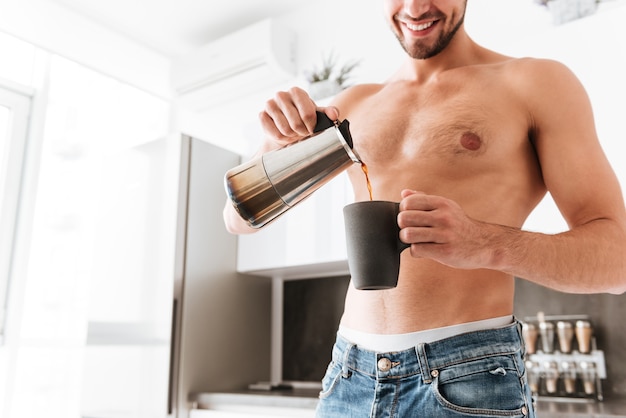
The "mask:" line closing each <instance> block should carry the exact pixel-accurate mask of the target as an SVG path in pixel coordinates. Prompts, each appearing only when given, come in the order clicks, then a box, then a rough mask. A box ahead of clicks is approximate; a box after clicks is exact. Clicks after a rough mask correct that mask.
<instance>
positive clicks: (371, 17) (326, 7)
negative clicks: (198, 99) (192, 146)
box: [180, 0, 626, 232]
mask: <svg viewBox="0 0 626 418" xmlns="http://www.w3.org/2000/svg"><path fill="white" fill-rule="evenodd" d="M372 3H374V4H372ZM468 3H469V4H468V10H467V15H466V29H467V31H468V33H469V34H470V36H472V37H473V38H474V39H475V40H476V41H477V42H479V43H481V44H482V45H485V46H486V47H488V48H491V49H494V50H497V51H499V52H502V53H504V54H508V55H511V56H515V57H522V56H534V57H545V58H552V59H557V60H559V61H562V62H564V63H565V64H566V65H568V66H569V67H570V68H571V69H572V70H573V71H574V72H575V73H576V75H577V76H578V77H579V78H580V79H581V81H582V82H583V84H584V85H585V86H586V88H587V90H588V93H589V95H590V98H591V100H592V103H593V106H594V108H595V114H596V122H597V129H598V133H599V136H600V139H601V143H602V145H603V147H604V149H605V151H606V153H607V155H608V157H609V160H610V161H611V163H612V165H613V166H614V169H615V171H616V172H617V174H618V176H619V178H620V180H621V183H622V185H623V186H622V187H623V188H624V187H625V186H626V164H624V162H625V161H624V160H625V157H624V152H623V150H624V146H623V145H622V144H623V143H624V128H623V124H622V118H623V116H624V110H623V109H624V106H623V105H621V104H620V101H619V100H620V98H623V97H626V78H625V77H624V76H623V74H626V26H624V25H623V23H622V22H623V21H624V20H625V19H626V0H612V1H604V2H602V3H601V5H600V8H599V10H598V12H597V13H596V14H594V15H593V16H590V17H587V18H585V19H581V20H578V21H574V22H570V23H567V24H563V25H560V26H555V25H553V23H552V19H551V15H550V13H549V11H548V9H547V8H546V7H543V6H539V5H537V4H535V2H534V1H533V0H470V1H469V2H468ZM279 20H280V22H281V23H284V24H286V25H288V26H290V27H292V28H293V29H294V30H295V31H297V33H298V37H299V39H298V54H299V55H298V62H299V70H300V76H299V77H298V78H297V79H294V80H293V83H292V84H296V85H300V86H305V85H306V83H305V82H304V79H303V77H302V73H303V71H304V70H307V69H311V68H312V67H314V66H318V65H319V63H320V62H321V59H322V55H323V54H327V53H329V52H331V51H334V52H335V53H336V54H337V56H339V57H341V61H342V62H343V61H344V60H346V61H347V60H352V59H361V60H362V61H361V65H360V66H359V67H358V68H357V69H356V70H355V77H354V81H356V82H371V81H374V82H378V81H383V80H384V79H385V78H386V77H387V76H388V75H389V74H390V73H392V72H393V71H394V69H395V68H396V67H397V65H398V64H399V63H400V62H401V61H402V59H403V58H404V53H403V51H402V50H401V48H400V47H399V45H398V44H397V41H396V39H395V38H394V37H393V36H392V35H391V33H390V31H389V29H388V27H387V24H386V22H385V21H384V19H383V17H382V8H381V3H380V2H364V1H363V0H320V1H316V2H315V3H314V4H313V5H311V6H310V7H307V8H305V9H303V10H300V11H298V12H294V13H291V14H288V15H285V16H282V17H280V18H279ZM279 87H280V88H286V87H288V86H287V85H286V86H279ZM274 90H275V89H269V90H268V91H267V92H264V93H263V94H261V95H259V96H256V97H253V98H251V99H250V100H249V101H248V102H247V103H242V104H234V105H230V106H225V107H224V108H223V109H216V110H213V111H211V112H209V113H207V114H204V115H200V116H198V115H189V114H187V115H186V116H183V117H181V119H180V120H181V121H182V122H181V126H183V130H188V131H189V132H190V133H192V134H193V133H197V134H199V135H201V136H202V137H205V138H208V139H209V140H212V141H216V142H218V143H220V142H221V143H222V144H223V145H224V146H226V147H231V148H232V149H234V150H237V151H239V152H241V153H242V154H244V155H246V154H249V153H251V152H252V151H253V150H254V149H255V146H256V145H255V144H256V142H257V138H259V137H260V135H261V133H260V131H259V130H258V126H257V122H256V118H257V114H258V112H259V111H260V110H261V109H262V107H263V104H264V101H265V99H267V98H269V97H271V95H272V94H273V92H274ZM526 228H529V229H532V230H538V231H544V232H559V231H563V230H565V229H566V224H565V222H564V221H563V220H562V218H561V216H560V214H559V213H558V210H557V209H556V207H555V206H554V204H553V202H552V201H551V199H550V198H547V199H545V201H544V202H542V204H541V205H540V206H539V208H538V209H537V210H536V211H535V212H534V213H533V214H532V215H531V217H530V219H529V220H528V222H527V224H526Z"/></svg>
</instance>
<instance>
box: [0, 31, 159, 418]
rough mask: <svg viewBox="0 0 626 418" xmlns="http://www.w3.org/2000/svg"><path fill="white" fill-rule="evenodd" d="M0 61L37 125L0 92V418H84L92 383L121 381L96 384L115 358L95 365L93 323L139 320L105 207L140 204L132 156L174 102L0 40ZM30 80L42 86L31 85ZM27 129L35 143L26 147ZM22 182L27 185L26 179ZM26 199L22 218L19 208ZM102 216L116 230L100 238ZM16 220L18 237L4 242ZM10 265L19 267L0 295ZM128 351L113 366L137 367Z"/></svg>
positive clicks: (136, 160)
mask: <svg viewBox="0 0 626 418" xmlns="http://www.w3.org/2000/svg"><path fill="white" fill-rule="evenodd" d="M0 54H2V57H3V64H2V65H1V66H0V77H6V78H10V81H9V82H7V85H11V86H15V84H20V85H24V84H26V87H24V90H25V91H28V90H29V89H28V87H29V86H31V88H32V90H33V92H34V94H33V100H32V101H33V111H32V113H33V115H35V114H36V117H34V120H35V122H34V123H35V125H36V126H33V125H32V120H33V119H32V118H31V119H29V118H28V104H29V103H30V97H29V96H28V95H24V94H19V93H15V92H14V91H9V90H7V97H11V100H12V101H10V100H9V99H7V100H6V101H4V100H3V98H4V96H2V94H0V180H2V182H0V191H1V192H2V193H0V199H2V197H3V196H4V199H2V200H0V203H1V206H0V208H1V209H2V212H1V218H0V222H1V225H0V226H2V233H1V234H0V240H1V241H0V244H1V245H2V247H1V249H2V252H1V253H0V256H2V257H0V307H2V308H4V302H5V301H8V306H9V308H8V315H7V316H6V324H7V326H6V334H7V338H6V340H5V344H4V345H0V416H3V417H7V418H14V417H18V416H19V417H39V416H42V415H45V416H47V417H51V418H57V417H58V418H65V417H69V416H81V415H88V413H87V412H86V411H92V410H94V406H93V403H94V402H93V400H92V399H89V398H87V399H86V397H85V388H86V387H89V388H91V387H94V384H95V383H94V382H96V383H102V384H103V385H105V386H107V387H110V386H113V385H115V384H118V385H120V384H123V383H124V382H120V381H119V376H116V377H117V378H118V380H117V381H112V379H107V380H106V382H104V381H103V380H104V379H102V375H100V376H98V375H96V374H94V370H96V372H99V371H100V370H101V369H98V368H97V367H96V366H98V364H95V363H96V362H97V361H99V360H100V359H101V358H103V357H106V359H109V358H112V357H114V356H115V355H118V354H119V353H120V352H121V350H119V349H115V350H110V351H112V353H111V354H109V353H108V352H107V353H106V355H102V356H100V354H99V352H100V351H105V350H104V349H103V348H102V346H100V345H96V346H95V347H93V346H91V347H90V346H89V344H91V343H90V341H89V334H90V333H91V332H92V330H91V329H90V327H91V325H92V324H95V325H99V324H102V323H105V324H106V323H111V322H113V323H121V324H122V325H123V324H125V323H130V324H131V325H132V324H133V323H137V322H138V320H137V318H136V315H135V316H133V315H134V314H136V312H137V310H138V307H137V305H135V304H133V300H132V297H133V296H134V295H136V294H137V293H138V292H141V289H138V286H139V285H138V284H137V283H135V282H133V281H132V280H133V279H135V280H136V277H137V275H134V274H133V273H134V272H136V271H137V269H138V266H137V261H136V257H134V256H135V254H133V253H128V252H126V248H127V247H128V245H127V244H128V238H127V237H121V236H119V234H116V232H117V231H118V230H123V226H124V225H127V224H128V219H126V218H123V216H124V214H125V210H124V208H123V207H119V206H114V205H115V204H116V203H117V202H118V201H114V202H113V201H112V199H110V197H111V196H114V197H115V196H116V193H119V192H120V190H121V191H122V192H123V193H125V194H124V196H131V197H133V198H136V199H139V198H140V195H139V193H137V194H133V187H134V186H136V184H135V183H133V182H134V180H135V179H139V180H141V179H142V175H143V174H144V173H143V171H145V170H146V169H145V167H144V166H145V164H146V163H145V162H144V161H143V159H142V154H141V152H138V151H136V150H135V149H136V148H137V147H138V146H141V144H146V143H149V142H151V141H153V140H155V139H158V138H161V137H163V136H165V135H166V134H167V133H168V130H169V120H170V104H169V102H167V101H166V100H163V99H161V98H158V97H155V96H153V95H150V94H148V93H146V92H144V91H141V90H139V89H137V88H134V87H133V86H130V85H127V84H124V83H122V82H119V81H117V80H115V79H113V78H111V77H108V76H106V75H103V74H101V73H99V72H97V71H94V70H91V69H88V68H86V67H84V66H81V65H79V64H77V63H75V62H72V61H69V60H67V59H64V58H62V57H59V56H55V55H52V54H49V53H46V52H45V51H41V50H37V49H36V48H33V46H32V45H28V44H24V43H22V42H20V41H17V40H15V39H13V38H10V37H8V36H6V35H4V34H2V33H0ZM33 57H36V58H37V59H33ZM5 63H7V65H5ZM19 63H22V65H21V67H20V68H18V64H19ZM37 74H41V77H40V80H35V81H33V79H34V78H36V77H35V75H37ZM14 90H15V89H14ZM17 90H18V91H19V90H20V89H17ZM3 91H4V90H1V91H0V93H3ZM14 96H15V97H14ZM20 97H21V99H20ZM5 102H6V103H8V104H5ZM20 103H21V104H20ZM18 116H19V117H18ZM29 121H30V122H31V126H28V123H29ZM18 128H19V129H18ZM29 130H30V133H29V137H28V140H29V141H31V140H32V141H31V142H26V133H27V132H28V131H29ZM17 132H21V137H20V136H19V135H17ZM33 136H34V137H36V138H35V139H34V140H33V138H32V137H33ZM26 146H28V148H27V149H28V152H27V153H25V154H24V149H25V147H26ZM24 157H25V158H24ZM23 161H25V163H24V164H22V162H23ZM5 163H8V164H5ZM120 163H123V164H120ZM142 164H143V165H142ZM5 167H7V170H8V171H7V172H6V173H5ZM142 170H143V171H142ZM23 174H24V175H23ZM25 177H28V181H23V180H22V179H23V178H25ZM5 180H6V182H5ZM25 183H28V185H27V186H25V185H24V184H25ZM2 188H4V190H1V189H2ZM7 190H8V191H10V192H11V193H6V191H7ZM25 196H26V200H27V201H28V203H27V204H23V206H28V207H29V211H28V213H29V214H28V216H24V215H23V213H24V212H23V210H24V208H23V207H20V206H18V204H19V203H20V202H22V203H23V202H24V200H25V198H24V197H25ZM128 201H129V200H126V201H124V203H128ZM7 207H8V209H6V208H7ZM110 209H114V210H110ZM131 209H132V210H133V213H137V212H138V211H139V209H135V208H131ZM20 216H21V219H20ZM103 217H104V218H106V222H107V224H110V225H115V226H116V228H117V229H116V230H113V228H109V229H106V226H104V225H103V224H102V222H101V221H102V219H103ZM116 217H120V218H119V219H118V218H116ZM16 219H19V222H17V228H16V229H15V233H13V232H11V233H10V234H5V230H6V229H5V228H7V227H10V228H13V227H14V225H16ZM23 223H27V224H28V228H24V230H27V235H28V236H27V237H25V236H24V234H25V232H24V231H22V230H21V229H22V228H20V226H21V225H22V224H23ZM125 231H127V230H125ZM132 233H133V234H134V233H136V231H132ZM13 236H16V237H17V241H20V244H18V245H17V247H19V251H17V252H18V253H19V254H18V256H15V251H13V250H12V249H11V248H12V247H15V244H14V242H16V240H15V239H13ZM7 237H9V238H11V239H9V238H7ZM133 237H134V235H133ZM133 239H134V238H133ZM5 241H6V242H5ZM21 242H26V243H27V244H26V245H22V244H21ZM24 248H25V249H24ZM109 250H111V251H109ZM120 254H122V255H126V256H127V259H122V257H120ZM107 263H108V264H107ZM125 263H126V264H125ZM11 265H12V266H15V265H19V266H20V268H19V272H18V273H17V274H13V277H12V278H11V285H10V287H9V289H10V292H6V291H5V288H6V286H3V285H6V280H5V278H6V277H8V276H7V272H8V268H9V266H11ZM103 266H105V267H106V269H103ZM5 270H6V271H5ZM13 270H15V267H13ZM118 273H123V274H118ZM142 280H143V278H142ZM144 281H145V280H144ZM170 286H171V284H170ZM16 289H19V290H18V291H16ZM168 290H170V292H171V289H168ZM153 291H154V292H157V290H153ZM161 292H162V291H161ZM16 293H17V294H18V296H19V297H18V298H17V300H16V298H15V296H16ZM12 302H15V303H12ZM170 302H171V301H170ZM17 305H19V309H17V311H18V314H15V312H14V309H13V307H14V306H17ZM155 309H156V308H155ZM4 311H5V310H4V309H2V312H3V313H2V315H3V316H4ZM168 311H169V310H168ZM0 319H1V317H0ZM105 348H106V347H105ZM168 349H169V346H165V347H164V348H163V347H161V346H159V348H158V354H157V355H155V357H156V356H158V359H157V360H159V361H160V363H158V364H157V366H158V367H161V368H166V367H167V363H166V362H162V361H161V360H162V357H163V356H164V355H163V354H162V353H161V352H164V353H166V354H167V352H168V351H167V350H168ZM99 350H100V351H99ZM131 351H133V350H132V349H129V350H126V351H124V352H123V356H121V357H120V359H121V360H123V361H125V362H127V363H128V362H132V361H133V360H134V359H135V358H137V356H135V357H129V355H128V352H131ZM135 351H137V352H138V351H139V350H136V349H135ZM153 351H157V350H153ZM131 354H132V353H131ZM165 356H166V355H165ZM144 357H145V356H144ZM94 358H95V360H94ZM142 360H145V361H148V360H149V359H145V358H142ZM151 366H152V364H150V365H147V366H146V367H148V368H149V367H151ZM166 372H167V370H166ZM101 400H102V399H97V401H101ZM109 401H110V403H109V402H108V403H107V406H108V407H110V408H120V405H121V404H120V402H117V401H118V400H117V399H109ZM134 401H136V399H134ZM25 405H27V406H28V407H25ZM105 413H110V414H115V411H113V412H111V411H105Z"/></svg>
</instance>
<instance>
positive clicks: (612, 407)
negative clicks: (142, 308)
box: [192, 389, 626, 418]
mask: <svg viewBox="0 0 626 418" xmlns="http://www.w3.org/2000/svg"><path fill="white" fill-rule="evenodd" d="M318 393H319V389H286V390H270V391H258V390H243V391H239V392H222V393H200V394H198V395H196V396H194V397H193V399H192V401H193V402H195V404H196V408H198V409H211V408H212V407H216V406H219V405H226V404H231V405H232V404H238V405H248V406H263V407H274V408H301V409H315V406H316V405H317V395H318ZM537 417H538V418H576V417H580V418H583V417H584V418H616V417H622V418H626V400H605V401H604V402H579V401H575V402H562V401H551V400H547V399H545V398H542V399H539V401H538V402H537Z"/></svg>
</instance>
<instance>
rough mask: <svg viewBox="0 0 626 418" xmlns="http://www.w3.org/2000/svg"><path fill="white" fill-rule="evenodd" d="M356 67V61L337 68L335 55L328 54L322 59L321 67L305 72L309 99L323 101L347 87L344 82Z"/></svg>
mask: <svg viewBox="0 0 626 418" xmlns="http://www.w3.org/2000/svg"><path fill="white" fill-rule="evenodd" d="M358 65H359V62H358V61H350V62H347V63H345V64H344V65H342V66H341V67H337V57H336V56H335V54H333V53H330V54H329V55H328V56H326V57H324V58H323V59H322V65H321V67H319V68H314V69H313V70H312V71H308V72H305V77H306V80H307V82H308V83H309V88H308V90H309V94H310V95H311V98H312V99H314V100H319V99H324V98H326V97H330V96H333V95H335V94H337V93H339V92H340V91H341V90H343V89H345V88H346V87H348V86H347V85H346V81H347V80H348V79H349V78H350V76H351V73H352V70H354V69H355V68H356V67H357V66H358Z"/></svg>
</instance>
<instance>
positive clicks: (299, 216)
mask: <svg viewBox="0 0 626 418" xmlns="http://www.w3.org/2000/svg"><path fill="white" fill-rule="evenodd" d="M351 201H352V191H351V188H350V184H349V181H348V178H347V175H346V174H345V173H342V174H341V175H339V176H337V177H336V178H334V179H333V180H331V181H330V182H329V183H328V184H326V185H324V186H323V187H321V188H320V189H318V190H317V191H316V192H315V193H313V195H311V196H310V197H309V198H308V199H306V200H305V201H303V202H301V203H300V204H299V205H297V206H295V207H293V208H292V209H290V210H289V211H287V212H286V213H284V214H283V215H282V216H281V217H280V218H278V219H277V220H275V221H274V222H272V223H271V224H269V225H266V226H265V227H264V228H263V229H262V230H260V231H258V232H256V233H254V234H250V235H243V236H240V237H239V252H238V262H237V268H238V270H239V271H241V272H247V273H258V272H259V271H263V270H267V269H281V268H285V267H293V266H312V269H313V270H315V267H314V266H315V265H318V264H325V263H332V262H337V261H343V260H346V245H345V242H346V241H345V232H344V225H343V207H344V206H345V205H346V204H348V203H350V202H351Z"/></svg>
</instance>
